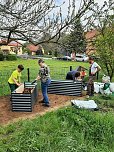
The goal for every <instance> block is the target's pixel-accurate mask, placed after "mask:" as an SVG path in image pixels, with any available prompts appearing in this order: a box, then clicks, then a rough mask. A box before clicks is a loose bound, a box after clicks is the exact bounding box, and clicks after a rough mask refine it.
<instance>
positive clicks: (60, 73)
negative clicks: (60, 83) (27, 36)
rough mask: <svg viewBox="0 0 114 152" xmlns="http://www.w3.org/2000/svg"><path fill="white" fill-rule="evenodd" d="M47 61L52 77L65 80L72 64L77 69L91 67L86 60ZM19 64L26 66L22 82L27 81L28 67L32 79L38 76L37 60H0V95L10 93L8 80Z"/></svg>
mask: <svg viewBox="0 0 114 152" xmlns="http://www.w3.org/2000/svg"><path fill="white" fill-rule="evenodd" d="M45 62H46V64H47V65H49V66H50V70H51V78H52V79H61V80H64V79H65V77H66V74H67V72H68V71H69V70H70V66H72V67H73V69H76V67H77V66H79V65H81V66H84V67H86V68H88V67H89V64H88V63H84V62H70V61H58V60H45ZM18 64H23V65H24V67H25V70H24V71H23V72H22V82H23V81H27V68H30V81H32V80H34V79H35V78H36V76H37V74H38V70H39V66H38V64H37V60H22V59H18V60H17V61H0V95H7V94H9V93H10V92H9V86H8V84H7V81H8V78H9V77H10V75H11V73H12V71H13V70H15V69H16V68H17V65H18Z"/></svg>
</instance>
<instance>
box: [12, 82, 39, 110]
mask: <svg viewBox="0 0 114 152" xmlns="http://www.w3.org/2000/svg"><path fill="white" fill-rule="evenodd" d="M24 88H32V90H31V92H29V93H23V91H24ZM37 97H38V88H37V83H34V84H31V83H29V82H26V83H24V84H23V85H21V86H20V87H19V88H17V89H16V90H15V91H13V92H12V93H11V106H12V111H17V112H32V109H33V106H34V104H35V102H36V100H37Z"/></svg>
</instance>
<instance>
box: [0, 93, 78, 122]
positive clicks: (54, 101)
mask: <svg viewBox="0 0 114 152" xmlns="http://www.w3.org/2000/svg"><path fill="white" fill-rule="evenodd" d="M76 98H77V97H72V96H63V95H49V100H50V104H51V106H50V107H49V108H47V107H43V106H42V104H41V103H39V101H41V100H42V95H41V92H40V93H39V96H38V100H37V102H36V104H35V105H34V108H33V111H32V112H12V111H11V103H10V96H4V97H0V124H8V123H10V122H14V121H18V120H19V119H27V118H28V119H32V118H35V117H36V115H43V114H45V113H46V112H49V111H52V110H56V109H58V108H60V107H63V106H67V105H69V104H70V102H69V101H70V100H72V99H76Z"/></svg>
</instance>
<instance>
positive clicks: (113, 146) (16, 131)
mask: <svg viewBox="0 0 114 152" xmlns="http://www.w3.org/2000/svg"><path fill="white" fill-rule="evenodd" d="M46 63H47V64H48V65H49V66H50V69H51V77H52V78H53V79H65V75H66V73H67V72H68V71H69V66H71V65H72V66H73V69H75V68H76V67H77V66H79V65H82V66H85V67H87V68H88V67H89V64H88V63H82V62H67V61H56V60H46ZM18 64H23V65H24V66H25V71H23V77H22V80H23V81H25V80H27V71H26V69H27V68H30V72H31V80H33V79H34V78H35V77H36V75H37V73H38V66H37V60H20V59H19V60H17V61H15V62H8V61H5V62H0V72H1V73H0V75H1V76H0V85H1V86H2V90H3V91H4V92H1V91H0V93H1V95H3V93H4V94H8V93H9V91H8V85H7V79H8V77H9V75H10V74H11V72H12V70H13V69H15V68H16V67H17V65H18ZM91 99H94V100H95V101H96V103H97V104H98V106H99V108H100V110H99V111H89V110H81V109H76V108H75V107H71V106H69V107H66V108H62V109H59V110H57V111H55V112H50V113H47V114H45V115H44V116H39V117H37V118H35V119H34V120H24V121H19V122H17V123H13V124H10V125H8V126H4V127H3V126H1V127H0V152H114V97H113V96H102V95H98V96H95V97H94V98H91Z"/></svg>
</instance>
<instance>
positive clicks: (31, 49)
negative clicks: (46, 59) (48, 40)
mask: <svg viewBox="0 0 114 152" xmlns="http://www.w3.org/2000/svg"><path fill="white" fill-rule="evenodd" d="M27 48H28V49H29V50H30V51H31V52H36V51H38V50H39V46H38V45H37V46H35V45H33V44H28V45H27Z"/></svg>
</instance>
